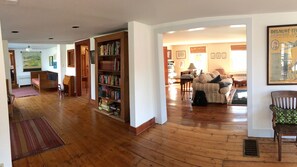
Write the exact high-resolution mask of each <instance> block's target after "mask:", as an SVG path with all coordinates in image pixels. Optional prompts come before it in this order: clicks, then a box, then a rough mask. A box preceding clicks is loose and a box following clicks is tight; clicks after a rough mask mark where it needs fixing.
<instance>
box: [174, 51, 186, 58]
mask: <svg viewBox="0 0 297 167" xmlns="http://www.w3.org/2000/svg"><path fill="white" fill-rule="evenodd" d="M176 58H177V59H185V58H186V51H185V50H179V51H176Z"/></svg>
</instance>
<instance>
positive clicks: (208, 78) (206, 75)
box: [205, 74, 213, 82]
mask: <svg viewBox="0 0 297 167" xmlns="http://www.w3.org/2000/svg"><path fill="white" fill-rule="evenodd" d="M205 77H206V81H207V82H209V81H211V80H213V77H212V76H211V75H210V74H205Z"/></svg>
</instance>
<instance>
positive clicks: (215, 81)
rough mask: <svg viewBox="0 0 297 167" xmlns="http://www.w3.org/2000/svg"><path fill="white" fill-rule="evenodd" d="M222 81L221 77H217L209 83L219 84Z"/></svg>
mask: <svg viewBox="0 0 297 167" xmlns="http://www.w3.org/2000/svg"><path fill="white" fill-rule="evenodd" d="M221 80H222V79H221V76H220V75H218V76H217V77H215V78H214V79H213V80H211V81H209V83H218V82H220V81H221Z"/></svg>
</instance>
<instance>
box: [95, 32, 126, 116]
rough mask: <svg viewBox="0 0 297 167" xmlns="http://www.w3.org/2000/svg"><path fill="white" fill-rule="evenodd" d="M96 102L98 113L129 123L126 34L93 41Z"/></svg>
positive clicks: (115, 34) (103, 37)
mask: <svg viewBox="0 0 297 167" xmlns="http://www.w3.org/2000/svg"><path fill="white" fill-rule="evenodd" d="M95 55H96V56H95V67H96V101H97V104H98V109H99V112H101V113H104V114H106V115H108V116H110V117H112V118H115V119H117V120H120V121H123V122H128V121H129V118H130V114H129V64H128V63H129V61H128V33H127V32H119V33H114V34H110V35H105V36H100V37H97V38H95Z"/></svg>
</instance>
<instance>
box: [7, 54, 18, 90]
mask: <svg viewBox="0 0 297 167" xmlns="http://www.w3.org/2000/svg"><path fill="white" fill-rule="evenodd" d="M9 59H10V76H11V86H12V88H16V87H18V82H17V79H16V75H17V74H16V65H15V54H14V50H9Z"/></svg>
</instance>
